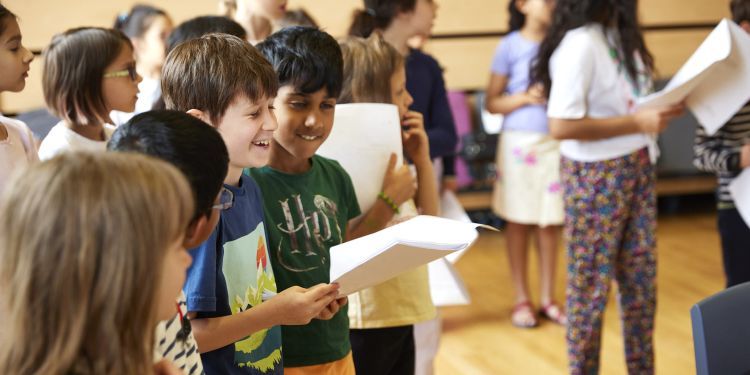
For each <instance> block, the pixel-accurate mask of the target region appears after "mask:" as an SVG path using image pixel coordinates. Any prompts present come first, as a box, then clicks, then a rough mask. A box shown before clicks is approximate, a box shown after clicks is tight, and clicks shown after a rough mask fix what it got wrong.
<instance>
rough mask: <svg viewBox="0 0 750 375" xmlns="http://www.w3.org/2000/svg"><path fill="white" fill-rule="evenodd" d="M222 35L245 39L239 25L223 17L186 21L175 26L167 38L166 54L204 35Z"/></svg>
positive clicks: (198, 18)
mask: <svg viewBox="0 0 750 375" xmlns="http://www.w3.org/2000/svg"><path fill="white" fill-rule="evenodd" d="M211 33H222V34H229V35H234V36H236V37H238V38H240V39H243V40H245V39H247V31H245V28H244V27H242V25H240V24H239V23H237V22H235V21H234V20H232V19H230V18H227V17H223V16H202V17H196V18H193V19H190V20H187V21H185V22H183V23H181V24H180V25H179V26H177V27H176V28H175V29H174V30H172V33H171V34H169V38H167V53H169V52H171V51H172V50H173V49H174V48H175V47H177V45H178V44H180V43H182V42H185V41H188V40H190V39H195V38H200V37H202V36H204V35H206V34H211Z"/></svg>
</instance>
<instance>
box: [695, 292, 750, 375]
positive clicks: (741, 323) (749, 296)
mask: <svg viewBox="0 0 750 375" xmlns="http://www.w3.org/2000/svg"><path fill="white" fill-rule="evenodd" d="M690 317H691V320H692V322H693V342H694V345H695V366H696V370H697V374H698V375H733V374H750V282H748V283H744V284H740V285H736V286H734V287H731V288H729V289H727V290H723V291H721V292H719V293H716V294H714V295H713V296H711V297H708V298H706V299H704V300H703V301H700V302H698V303H697V304H695V305H694V306H693V307H692V309H690Z"/></svg>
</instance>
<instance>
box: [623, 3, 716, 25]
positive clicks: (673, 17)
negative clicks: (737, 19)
mask: <svg viewBox="0 0 750 375" xmlns="http://www.w3.org/2000/svg"><path fill="white" fill-rule="evenodd" d="M729 1H730V0H641V1H639V2H638V3H639V6H640V13H639V17H640V21H641V23H642V24H644V25H654V24H658V25H664V24H687V23H713V22H717V21H719V20H720V19H722V18H724V17H730V12H729Z"/></svg>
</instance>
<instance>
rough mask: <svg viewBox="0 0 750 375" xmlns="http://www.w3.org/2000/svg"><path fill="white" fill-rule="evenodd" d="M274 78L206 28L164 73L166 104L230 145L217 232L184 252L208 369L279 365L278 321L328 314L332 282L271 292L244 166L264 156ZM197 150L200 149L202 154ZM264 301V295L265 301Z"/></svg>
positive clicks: (258, 202)
mask: <svg viewBox="0 0 750 375" xmlns="http://www.w3.org/2000/svg"><path fill="white" fill-rule="evenodd" d="M277 88H278V80H277V79H276V76H275V74H274V71H273V68H272V67H271V66H270V65H269V64H268V62H267V61H266V60H265V59H264V58H263V56H262V55H260V54H259V53H258V51H257V50H256V49H255V48H254V47H252V46H251V45H250V44H249V43H247V42H246V41H244V40H242V39H239V38H237V37H235V36H230V35H226V34H208V35H205V36H203V37H201V38H197V39H192V40H189V41H186V42H184V43H182V44H180V45H178V46H176V47H175V49H174V50H172V52H170V54H169V56H168V57H167V61H166V63H165V65H164V69H163V72H162V90H163V97H164V102H165V104H166V106H167V108H169V109H175V110H179V111H183V112H187V113H188V114H190V115H193V116H195V117H196V118H199V119H201V120H203V121H205V122H206V123H208V124H209V125H211V126H213V127H214V128H216V130H217V131H218V132H219V134H220V135H221V137H222V139H223V140H224V143H225V144H226V146H227V150H228V152H229V163H228V165H229V166H228V171H227V176H226V178H225V179H224V187H225V188H226V189H228V190H230V191H231V192H232V193H233V195H234V202H233V205H232V207H231V208H229V209H227V210H224V211H222V212H221V219H220V221H219V224H218V225H217V227H216V230H214V232H213V233H212V234H211V236H210V237H209V238H208V240H207V241H206V242H204V243H203V244H201V245H200V246H199V247H198V248H195V249H192V250H191V251H190V253H191V255H192V256H193V265H192V266H191V267H190V269H188V275H187V281H186V283H185V288H184V290H185V294H186V295H187V309H188V316H189V317H190V319H191V323H192V326H193V329H194V332H195V338H196V340H197V341H198V348H199V349H200V351H201V359H202V360H203V366H204V368H205V370H206V373H207V374H258V373H264V374H265V373H273V374H278V373H281V372H282V371H283V365H282V360H281V353H282V351H281V331H280V328H279V325H281V324H284V325H293V324H307V323H309V322H310V320H311V319H313V318H316V317H317V318H319V319H330V317H331V316H333V314H334V313H335V312H336V311H335V309H336V307H335V306H334V305H331V306H329V304H331V303H332V302H333V301H335V299H336V297H337V293H338V292H337V289H338V287H337V286H336V285H322V284H319V285H309V287H310V289H304V288H299V287H292V288H289V289H286V290H284V291H283V292H281V293H279V294H278V295H276V294H275V293H276V291H277V289H276V279H275V278H274V270H273V269H272V267H271V264H270V263H269V261H268V259H269V251H268V249H269V247H268V243H267V241H266V228H267V227H266V225H265V223H264V217H263V210H262V202H263V199H262V197H261V194H260V190H259V189H258V186H257V185H256V184H255V182H254V181H253V180H252V179H251V178H250V177H249V176H244V175H243V174H242V170H243V168H249V167H262V166H264V165H265V164H266V163H267V162H268V156H269V145H270V140H271V138H272V134H273V131H274V130H275V129H276V127H277V125H276V118H275V116H274V114H273V106H272V103H273V99H274V97H275V96H276V91H277ZM204 156H207V155H205V154H204ZM264 300H266V301H265V302H263V301H264Z"/></svg>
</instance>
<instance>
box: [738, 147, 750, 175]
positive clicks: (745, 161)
mask: <svg viewBox="0 0 750 375" xmlns="http://www.w3.org/2000/svg"><path fill="white" fill-rule="evenodd" d="M740 168H743V169H744V168H750V143H747V144H745V145H744V146H742V150H741V151H740Z"/></svg>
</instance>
